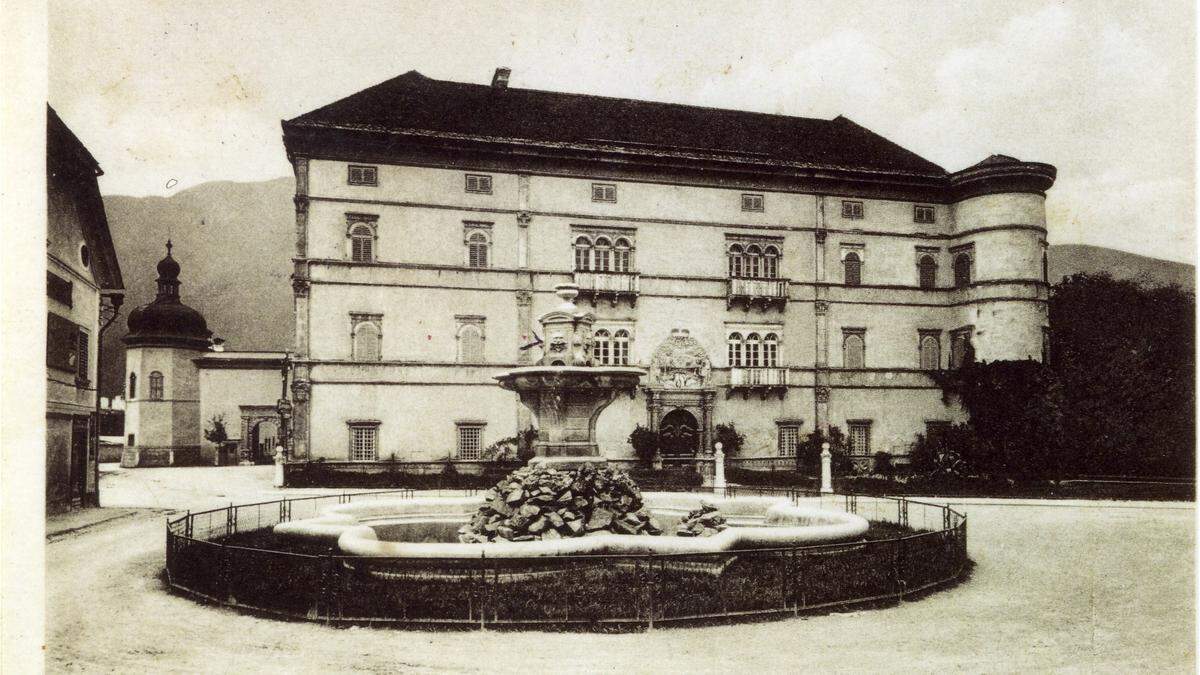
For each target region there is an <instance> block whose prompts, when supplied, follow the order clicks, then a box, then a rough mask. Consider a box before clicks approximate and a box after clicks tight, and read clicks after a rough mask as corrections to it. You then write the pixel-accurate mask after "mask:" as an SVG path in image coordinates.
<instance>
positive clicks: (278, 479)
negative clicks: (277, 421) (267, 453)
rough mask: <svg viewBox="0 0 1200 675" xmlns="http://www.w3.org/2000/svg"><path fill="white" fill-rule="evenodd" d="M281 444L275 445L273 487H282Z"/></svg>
mask: <svg viewBox="0 0 1200 675" xmlns="http://www.w3.org/2000/svg"><path fill="white" fill-rule="evenodd" d="M283 460H284V455H283V446H282V445H277V446H275V482H274V485H275V487H283Z"/></svg>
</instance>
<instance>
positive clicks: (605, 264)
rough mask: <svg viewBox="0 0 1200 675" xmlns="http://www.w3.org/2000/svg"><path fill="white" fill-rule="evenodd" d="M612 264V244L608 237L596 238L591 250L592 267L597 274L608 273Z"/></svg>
mask: <svg viewBox="0 0 1200 675" xmlns="http://www.w3.org/2000/svg"><path fill="white" fill-rule="evenodd" d="M611 264H612V243H611V242H609V240H608V237H597V238H596V246H595V248H594V249H592V266H593V268H594V269H595V270H596V271H597V272H608V271H609V270H610V269H611V267H610V265H611Z"/></svg>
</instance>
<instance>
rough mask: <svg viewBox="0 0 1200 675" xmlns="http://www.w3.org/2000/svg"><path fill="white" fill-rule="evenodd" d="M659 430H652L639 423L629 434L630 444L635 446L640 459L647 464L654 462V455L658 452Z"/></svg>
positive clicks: (634, 449)
mask: <svg viewBox="0 0 1200 675" xmlns="http://www.w3.org/2000/svg"><path fill="white" fill-rule="evenodd" d="M658 443H659V438H658V432H657V431H651V430H650V429H647V428H646V427H644V426H642V425H640V424H639V425H637V426H636V427H634V428H633V431H632V432H630V434H629V444H630V445H632V446H633V451H634V453H636V454H637V456H638V459H640V460H642V461H643V462H645V464H646V466H650V465H651V464H652V463H653V462H654V455H655V454H656V453H657V452H658Z"/></svg>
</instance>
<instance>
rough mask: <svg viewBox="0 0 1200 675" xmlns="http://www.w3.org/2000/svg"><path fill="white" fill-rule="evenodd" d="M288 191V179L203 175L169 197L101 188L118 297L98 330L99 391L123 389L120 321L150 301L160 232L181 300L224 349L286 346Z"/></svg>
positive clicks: (291, 244)
mask: <svg viewBox="0 0 1200 675" xmlns="http://www.w3.org/2000/svg"><path fill="white" fill-rule="evenodd" d="M294 194H295V180H294V179H292V178H278V179H275V180H270V181H264V182H257V183H233V182H227V181H220V182H213V183H202V184H200V185H197V186H195V187H192V188H189V189H187V190H181V191H180V192H178V193H176V194H173V195H171V196H170V197H126V196H107V197H104V208H105V211H106V213H107V214H108V227H109V230H110V231H111V232H112V238H113V243H114V244H115V246H116V249H117V257H118V259H119V260H120V261H121V274H122V276H123V277H124V278H125V287H126V296H125V304H124V306H122V307H121V316H120V317H118V318H117V320H116V322H115V323H113V325H112V326H111V327H109V329H108V330H107V331H106V332H105V334H104V361H103V364H102V365H103V368H104V376H103V381H102V383H103V391H102V392H101V393H102V395H104V396H111V395H113V394H114V393H119V392H120V391H121V390H122V384H123V379H124V372H125V349H124V345H123V344H122V343H121V338H122V337H124V336H125V334H126V333H127V332H128V331H127V328H126V323H125V321H126V319H127V318H128V317H129V313H130V312H131V311H133V308H135V307H137V306H139V305H144V304H146V303H148V302H150V301H152V300H154V296H155V293H156V287H157V284H156V283H155V279H156V278H157V276H158V274H157V272H156V271H155V266H156V265H157V264H158V261H159V260H161V259H162V257H163V256H164V255H165V254H166V248H165V246H166V242H167V238H168V237H170V239H171V241H172V243H173V244H174V249H173V251H172V255H173V256H174V257H175V259H176V260H178V261H179V265H180V267H181V268H182V271H181V272H180V275H179V280H180V282H181V284H182V285H181V287H180V295H181V297H182V300H183V302H184V304H187V305H189V306H191V307H194V308H196V309H197V310H199V311H200V313H201V314H203V315H204V318H205V319H207V320H208V328H209V330H211V331H212V332H213V335H215V336H217V337H221V338H225V339H226V340H228V348H229V349H236V350H278V351H283V350H286V349H290V348H291V346H292V288H291V281H290V278H291V273H292V270H291V252H292V251H293V250H295V245H296V244H295V241H296V240H295V236H296V215H295V214H296V211H295V207H294V206H293V205H292V197H293V195H294Z"/></svg>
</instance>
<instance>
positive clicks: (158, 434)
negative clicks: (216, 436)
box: [121, 240, 212, 467]
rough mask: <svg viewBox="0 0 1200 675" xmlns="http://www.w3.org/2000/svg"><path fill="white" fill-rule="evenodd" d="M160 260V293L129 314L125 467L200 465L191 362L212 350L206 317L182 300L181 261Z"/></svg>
mask: <svg viewBox="0 0 1200 675" xmlns="http://www.w3.org/2000/svg"><path fill="white" fill-rule="evenodd" d="M171 248H172V246H171V242H170V240H168V241H167V255H166V257H164V258H163V259H162V260H160V261H158V294H157V296H156V297H155V298H154V301H153V302H151V303H149V304H146V305H142V306H141V307H138V308H137V309H135V310H133V312H131V313H130V314H129V319H128V325H129V333H128V334H127V335H126V336H125V337H124V338H123V341H124V343H125V397H126V404H125V450H124V452H122V454H121V466H125V467H135V466H172V465H178V464H195V463H198V462H199V460H200V434H201V429H200V424H201V422H200V383H199V374H198V370H197V368H196V364H195V363H194V361H193V359H195V358H196V357H197V356H200V355H201V354H203V353H204V352H205V351H208V349H209V347H210V338H211V336H212V332H211V331H209V330H208V324H207V322H206V321H205V320H204V316H202V315H201V314H200V312H197V311H196V310H194V309H192V308H191V307H188V306H187V305H185V304H183V302H181V301H180V299H179V272H180V267H179V262H178V261H176V260H175V258H174V257H173V256H172V255H171Z"/></svg>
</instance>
